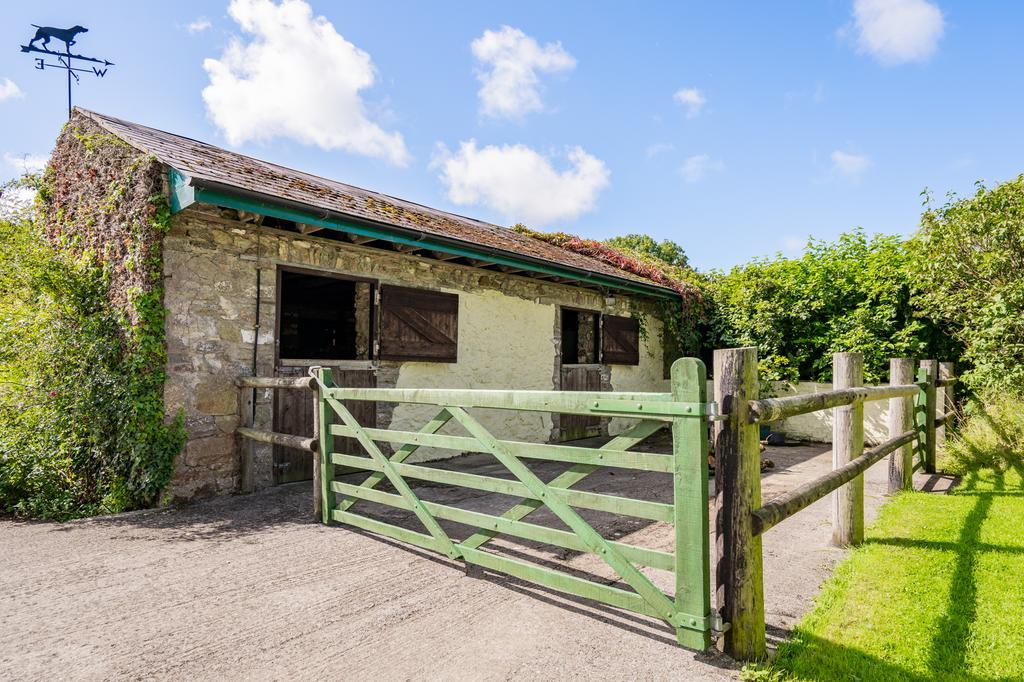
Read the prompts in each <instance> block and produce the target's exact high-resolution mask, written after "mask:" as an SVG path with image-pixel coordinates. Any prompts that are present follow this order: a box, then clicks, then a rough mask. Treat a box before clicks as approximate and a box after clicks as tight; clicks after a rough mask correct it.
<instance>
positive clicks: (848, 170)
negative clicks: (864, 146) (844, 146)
mask: <svg viewBox="0 0 1024 682" xmlns="http://www.w3.org/2000/svg"><path fill="white" fill-rule="evenodd" d="M831 158H832V169H833V170H834V171H836V172H838V173H841V174H843V175H845V176H846V177H848V178H853V179H854V180H856V179H859V178H860V176H861V175H863V174H864V171H866V170H867V169H868V168H870V167H871V159H869V158H868V157H867V156H864V155H863V154H854V153H852V152H844V151H843V150H841V149H837V150H835V151H834V152H832V155H831Z"/></svg>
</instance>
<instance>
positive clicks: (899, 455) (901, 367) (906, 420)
mask: <svg viewBox="0 0 1024 682" xmlns="http://www.w3.org/2000/svg"><path fill="white" fill-rule="evenodd" d="M889 383H890V384H891V385H893V386H899V385H905V384H912V383H914V361H913V360H912V359H911V358H892V359H891V360H889ZM913 417H914V404H913V399H912V398H909V397H907V398H892V399H890V400H889V438H896V437H897V436H902V435H903V434H904V433H906V432H907V431H910V430H911V429H913V428H914V421H913ZM913 487H914V449H913V447H911V445H910V443H907V444H906V445H904V446H903V447H901V448H898V449H897V450H894V451H893V453H892V454H891V455H889V492H890V493H894V492H896V491H897V490H910V489H912V488H913Z"/></svg>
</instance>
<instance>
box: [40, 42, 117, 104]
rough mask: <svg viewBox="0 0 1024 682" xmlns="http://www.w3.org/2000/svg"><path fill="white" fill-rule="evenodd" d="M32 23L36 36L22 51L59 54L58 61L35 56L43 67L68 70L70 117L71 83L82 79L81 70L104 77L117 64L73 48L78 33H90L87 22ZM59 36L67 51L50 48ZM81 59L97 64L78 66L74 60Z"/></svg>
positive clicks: (42, 69)
mask: <svg viewBox="0 0 1024 682" xmlns="http://www.w3.org/2000/svg"><path fill="white" fill-rule="evenodd" d="M32 27H33V28H35V29H36V34H35V37H33V38H32V40H30V41H28V45H22V46H21V51H22V52H28V53H33V52H35V53H38V54H43V55H52V56H53V57H56V59H57V61H56V63H54V62H52V61H49V62H48V61H46V57H34V59H35V61H36V68H37V69H39V70H40V71H45V70H46V69H62V70H64V71H66V72H67V78H68V118H71V83H72V79H74V82H75V83H79V82H81V79H80V77H79V75H78V74H80V73H84V74H87V75H88V74H92V75H93V76H94V77H96V78H103V77H104V76H106V75H107V69H108V68H109V67H111V66H114V62H111V61H107V60H106V59H99V58H97V57H86V56H85V55H81V54H74V53H73V52H71V46H72V45H74V44H75V43H76V42H78V36H79V35H81V34H82V33H88V32H89V29H87V28H85V27H84V26H77V25H76V26H72V27H71V28H54V27H53V26H36V25H35V24H32ZM51 40H56V41H58V42H61V43H64V51H63V52H58V51H56V50H53V49H50V41H51ZM76 59H77V60H79V61H80V62H91V63H92V64H97V65H98V66H92V65H88V68H83V67H84V66H86V65H84V64H83V65H82V66H79V65H77V64H76V62H75V60H76Z"/></svg>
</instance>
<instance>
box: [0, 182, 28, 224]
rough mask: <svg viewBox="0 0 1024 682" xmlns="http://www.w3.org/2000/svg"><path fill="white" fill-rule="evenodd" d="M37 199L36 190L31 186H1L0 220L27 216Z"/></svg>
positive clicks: (12, 219) (11, 219)
mask: <svg viewBox="0 0 1024 682" xmlns="http://www.w3.org/2000/svg"><path fill="white" fill-rule="evenodd" d="M35 200H36V191H35V190H34V189H32V188H31V187H17V186H15V187H8V188H6V189H4V188H0V220H10V221H14V220H19V219H21V218H24V217H27V216H28V215H29V213H30V212H31V210H32V204H33V203H34V202H35Z"/></svg>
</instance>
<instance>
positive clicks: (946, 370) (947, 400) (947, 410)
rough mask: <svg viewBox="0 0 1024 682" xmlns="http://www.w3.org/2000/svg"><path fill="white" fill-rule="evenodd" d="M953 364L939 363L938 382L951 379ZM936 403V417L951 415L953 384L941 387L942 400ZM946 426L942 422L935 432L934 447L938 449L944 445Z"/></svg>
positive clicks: (945, 423)
mask: <svg viewBox="0 0 1024 682" xmlns="http://www.w3.org/2000/svg"><path fill="white" fill-rule="evenodd" d="M953 370H954V368H953V363H952V362H940V363H939V381H948V380H950V379H952V378H953V376H954V375H953ZM937 402H938V409H937V412H938V416H942V415H944V414H951V413H952V412H953V384H946V385H945V386H943V387H942V399H941V400H939V401H937ZM946 425H947V422H945V421H944V422H942V426H940V427H939V428H938V429H936V430H935V446H936V448H940V447H942V446H943V445H945V444H946Z"/></svg>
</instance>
